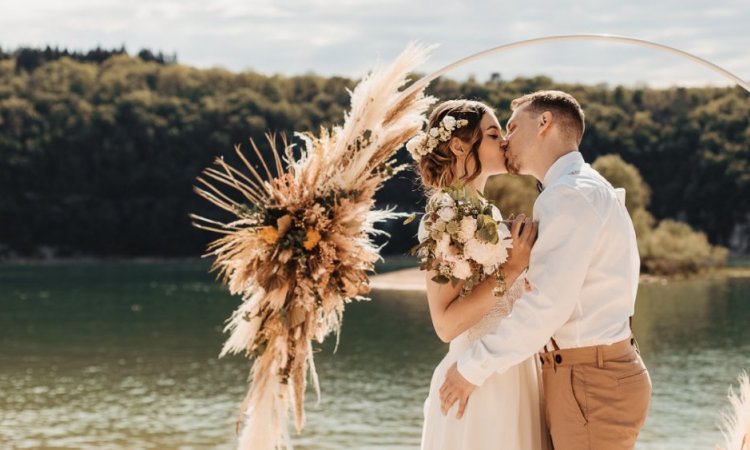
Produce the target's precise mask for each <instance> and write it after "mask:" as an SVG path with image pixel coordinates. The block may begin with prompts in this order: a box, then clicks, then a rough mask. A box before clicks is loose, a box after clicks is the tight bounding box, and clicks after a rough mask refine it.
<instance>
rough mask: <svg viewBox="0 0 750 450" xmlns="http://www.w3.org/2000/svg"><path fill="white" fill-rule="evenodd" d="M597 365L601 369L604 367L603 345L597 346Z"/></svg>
mask: <svg viewBox="0 0 750 450" xmlns="http://www.w3.org/2000/svg"><path fill="white" fill-rule="evenodd" d="M596 367H598V368H600V369H603V368H604V355H603V354H602V346H601V345H597V346H596Z"/></svg>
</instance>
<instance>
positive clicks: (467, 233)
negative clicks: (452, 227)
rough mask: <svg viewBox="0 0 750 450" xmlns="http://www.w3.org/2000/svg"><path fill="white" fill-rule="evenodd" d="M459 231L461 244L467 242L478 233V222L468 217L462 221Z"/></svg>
mask: <svg viewBox="0 0 750 450" xmlns="http://www.w3.org/2000/svg"><path fill="white" fill-rule="evenodd" d="M459 227H460V228H459V230H458V240H459V242H466V241H468V240H469V239H471V238H473V237H474V233H476V232H477V220H476V219H475V218H473V217H470V216H466V217H464V218H463V219H461V223H460V224H459Z"/></svg>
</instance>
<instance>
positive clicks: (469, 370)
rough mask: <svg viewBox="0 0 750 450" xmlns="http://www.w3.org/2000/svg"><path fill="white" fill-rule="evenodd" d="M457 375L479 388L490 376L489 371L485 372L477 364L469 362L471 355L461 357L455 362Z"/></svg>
mask: <svg viewBox="0 0 750 450" xmlns="http://www.w3.org/2000/svg"><path fill="white" fill-rule="evenodd" d="M456 368H457V369H458V373H460V374H461V376H462V377H464V378H465V379H466V381H468V382H469V383H471V384H473V385H474V386H481V385H482V384H483V383H484V380H486V379H487V377H489V376H490V374H491V373H492V371H491V370H486V369H485V368H484V367H482V366H481V365H480V364H479V363H476V362H474V361H472V360H471V355H467V354H464V355H461V357H459V358H458V361H457V362H456Z"/></svg>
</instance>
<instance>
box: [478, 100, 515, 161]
mask: <svg viewBox="0 0 750 450" xmlns="http://www.w3.org/2000/svg"><path fill="white" fill-rule="evenodd" d="M479 127H480V128H481V130H482V143H481V144H479V151H478V153H479V161H480V162H481V163H482V175H487V176H490V175H497V174H500V173H508V170H507V169H506V167H505V138H504V137H503V133H502V128H501V127H500V123H499V122H498V121H497V117H495V114H493V113H492V112H487V113H485V114H484V116H483V117H482V120H481V121H480V122H479Z"/></svg>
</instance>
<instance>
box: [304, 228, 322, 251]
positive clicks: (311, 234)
mask: <svg viewBox="0 0 750 450" xmlns="http://www.w3.org/2000/svg"><path fill="white" fill-rule="evenodd" d="M318 242H320V233H319V232H318V230H315V229H312V228H308V229H307V234H306V235H305V242H303V243H302V245H303V246H304V247H305V250H307V251H310V250H312V249H314V248H315V246H316V245H318Z"/></svg>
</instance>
